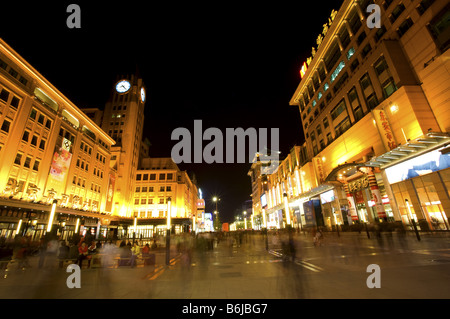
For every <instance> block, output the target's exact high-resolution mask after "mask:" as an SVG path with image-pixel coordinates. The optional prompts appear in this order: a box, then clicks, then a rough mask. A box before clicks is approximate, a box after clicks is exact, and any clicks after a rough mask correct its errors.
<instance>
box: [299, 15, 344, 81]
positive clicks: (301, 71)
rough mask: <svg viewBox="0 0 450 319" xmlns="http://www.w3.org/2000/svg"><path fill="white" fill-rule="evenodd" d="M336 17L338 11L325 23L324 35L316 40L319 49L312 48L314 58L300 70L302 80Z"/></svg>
mask: <svg viewBox="0 0 450 319" xmlns="http://www.w3.org/2000/svg"><path fill="white" fill-rule="evenodd" d="M336 15H337V11H336V10H333V11H331V14H330V17H329V18H328V22H327V23H325V24H324V25H323V30H322V33H321V34H319V36H318V37H317V39H316V43H317V49H316V48H314V47H313V48H312V50H311V55H312V56H311V57H309V58H308V59H307V60H306V62H304V63H303V65H302V69H301V70H300V75H301V77H302V79H303V77H304V76H305V74H306V70H307V69H308V66H309V65H310V64H311V62H312V59H313V58H314V56H315V55H316V51H317V50H318V49H319V47H320V45H321V44H322V41H323V39H324V38H325V36H326V35H327V33H328V30H329V28H330V27H331V25H332V24H333V21H334V19H335V18H336Z"/></svg>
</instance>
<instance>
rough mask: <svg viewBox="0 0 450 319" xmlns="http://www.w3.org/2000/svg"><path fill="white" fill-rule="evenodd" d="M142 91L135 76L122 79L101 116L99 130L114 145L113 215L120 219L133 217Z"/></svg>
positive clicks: (141, 125) (144, 93)
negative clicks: (106, 135) (100, 129)
mask: <svg viewBox="0 0 450 319" xmlns="http://www.w3.org/2000/svg"><path fill="white" fill-rule="evenodd" d="M145 102H146V88H145V86H144V84H143V82H142V79H140V78H139V77H137V76H135V75H129V76H122V77H119V78H118V79H117V82H116V83H115V84H114V87H113V88H112V93H111V96H110V99H109V101H108V102H107V103H106V105H105V110H104V112H103V120H102V126H101V127H102V129H103V130H104V131H105V132H107V133H108V135H109V136H110V137H112V138H113V139H114V140H115V141H116V144H115V145H114V146H113V147H112V148H111V154H112V156H111V167H112V168H113V169H114V170H115V171H116V173H115V174H111V177H110V178H111V179H114V185H115V188H114V203H113V212H114V214H117V215H119V216H121V217H131V216H133V208H132V203H133V194H134V187H135V185H134V184H135V176H136V171H137V168H138V165H139V154H140V150H141V143H142V135H143V129H144V107H145Z"/></svg>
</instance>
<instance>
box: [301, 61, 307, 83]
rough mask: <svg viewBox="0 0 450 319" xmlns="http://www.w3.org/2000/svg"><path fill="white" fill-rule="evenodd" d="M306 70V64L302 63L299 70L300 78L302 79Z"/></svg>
mask: <svg viewBox="0 0 450 319" xmlns="http://www.w3.org/2000/svg"><path fill="white" fill-rule="evenodd" d="M307 70H308V66H307V65H306V62H303V65H302V68H301V69H300V76H301V78H302V79H303V77H304V76H305V74H306V71H307Z"/></svg>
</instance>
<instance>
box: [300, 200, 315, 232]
mask: <svg viewBox="0 0 450 319" xmlns="http://www.w3.org/2000/svg"><path fill="white" fill-rule="evenodd" d="M303 211H304V212H305V226H306V227H312V226H315V221H314V207H313V202H312V201H311V200H310V201H308V202H304V203H303Z"/></svg>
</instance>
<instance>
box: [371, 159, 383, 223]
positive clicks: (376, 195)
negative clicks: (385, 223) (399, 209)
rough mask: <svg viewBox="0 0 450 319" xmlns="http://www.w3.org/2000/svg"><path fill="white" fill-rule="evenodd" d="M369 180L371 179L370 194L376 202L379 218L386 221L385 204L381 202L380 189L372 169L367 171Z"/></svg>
mask: <svg viewBox="0 0 450 319" xmlns="http://www.w3.org/2000/svg"><path fill="white" fill-rule="evenodd" d="M367 178H368V179H369V187H370V192H371V193H372V199H373V201H374V202H375V207H376V209H377V214H378V217H379V218H383V219H385V220H386V217H387V216H386V211H385V210H384V206H383V202H382V201H381V193H380V189H379V187H378V183H377V179H376V177H375V174H374V172H373V169H372V168H370V169H369V170H368V171H367Z"/></svg>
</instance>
